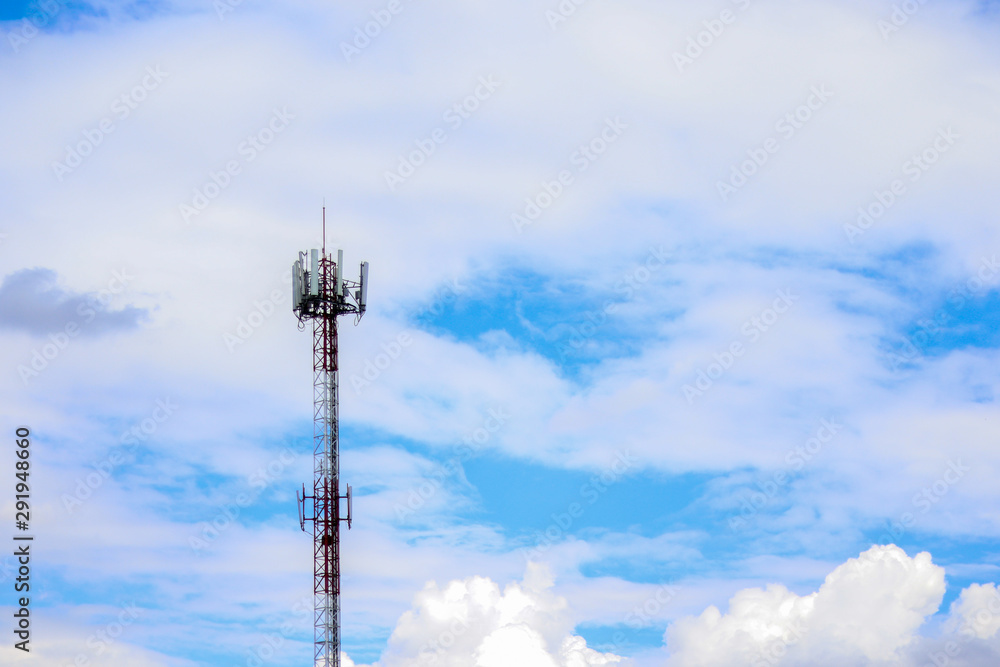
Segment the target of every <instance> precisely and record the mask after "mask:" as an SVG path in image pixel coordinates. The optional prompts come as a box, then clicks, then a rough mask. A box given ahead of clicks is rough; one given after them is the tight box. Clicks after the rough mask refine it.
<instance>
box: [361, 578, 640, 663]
mask: <svg viewBox="0 0 1000 667" xmlns="http://www.w3.org/2000/svg"><path fill="white" fill-rule="evenodd" d="M552 586H553V580H552V578H551V576H550V575H549V574H548V571H547V570H545V569H544V568H542V567H540V566H536V565H529V566H528V569H527V572H526V575H525V578H524V581H523V582H521V583H512V584H509V585H507V586H506V587H505V588H504V589H503V591H501V590H500V587H499V586H498V585H497V584H496V583H494V582H493V581H492V580H490V579H488V578H485V577H469V578H467V579H464V580H456V581H451V582H449V583H448V584H447V585H445V586H444V587H443V588H441V587H439V586H438V585H437V584H436V583H433V582H432V583H429V584H427V586H425V587H424V590H422V591H421V592H420V593H418V594H417V596H416V598H415V599H414V602H413V608H412V609H411V610H409V611H407V612H405V613H404V614H403V615H402V616H401V617H400V619H399V622H398V623H397V625H396V628H395V630H394V631H393V633H392V636H391V637H390V639H389V644H388V648H387V649H386V652H385V653H384V654H383V656H382V658H381V659H380V660H379V662H378V663H376V664H377V666H378V667H404V666H405V667H412V666H424V665H440V666H441V667H469V665H475V666H476V667H506V666H507V665H512V664H517V665H524V666H526V667H590V666H597V665H616V664H621V662H622V658H620V657H619V656H616V655H614V654H610V653H600V652H598V651H595V650H593V649H590V648H588V647H587V645H586V642H585V641H584V640H583V639H582V638H581V637H578V636H575V635H573V634H572V632H571V630H572V622H571V621H570V614H569V610H568V609H567V604H566V601H565V600H564V599H562V598H560V597H558V596H556V595H554V594H553V593H552V591H551V588H552Z"/></svg>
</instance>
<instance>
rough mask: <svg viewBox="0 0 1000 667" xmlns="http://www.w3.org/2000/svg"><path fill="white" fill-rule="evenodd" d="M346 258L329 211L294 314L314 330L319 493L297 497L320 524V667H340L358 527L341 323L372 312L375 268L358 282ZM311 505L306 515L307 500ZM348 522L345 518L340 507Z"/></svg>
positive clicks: (299, 269)
mask: <svg viewBox="0 0 1000 667" xmlns="http://www.w3.org/2000/svg"><path fill="white" fill-rule="evenodd" d="M343 266H344V251H343V250H338V251H337V261H336V262H334V261H333V257H331V256H330V255H327V254H326V208H325V207H324V208H323V248H322V249H321V250H316V249H313V250H310V251H309V253H308V254H307V253H304V252H300V253H299V259H298V260H296V262H295V263H294V264H293V265H292V312H294V313H295V315H296V316H297V317H298V318H299V328H300V329H302V328H304V327H305V323H306V320H312V323H313V458H314V461H313V488H312V495H308V494H307V493H306V487H305V484H303V485H302V493H301V495H299V494H298V493H296V497H297V500H298V510H299V526H300V527H301V528H302V530H303V531H305V529H306V527H305V524H306V522H307V521H311V522H312V525H313V602H314V606H315V614H314V624H315V635H314V637H315V639H314V642H315V643H314V649H315V660H314V663H313V664H314V667H340V522H341V521H346V522H347V527H348V529H350V527H351V486H350V484H348V485H347V489H346V493H345V494H344V495H340V441H339V430H338V417H339V414H338V397H337V381H338V378H337V318H338V317H340V316H341V315H348V314H354V315H355V321H354V323H355V324H357V323H358V320H360V319H361V316H362V315H364V313H365V306H366V301H367V296H368V295H367V291H368V262H362V263H361V276H360V278H359V279H358V281H357V282H354V281H351V280H345V279H344V273H343ZM307 500H311V501H312V512H311V513H307V507H306V501H307ZM342 500H344V501H346V505H347V507H346V516H341V508H340V506H341V501H342Z"/></svg>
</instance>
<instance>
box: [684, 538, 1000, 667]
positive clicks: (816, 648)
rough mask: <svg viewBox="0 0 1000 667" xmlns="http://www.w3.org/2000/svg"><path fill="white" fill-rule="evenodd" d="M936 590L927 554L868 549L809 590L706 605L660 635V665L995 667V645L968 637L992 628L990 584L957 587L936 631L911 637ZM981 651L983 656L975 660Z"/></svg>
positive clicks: (998, 611)
mask: <svg viewBox="0 0 1000 667" xmlns="http://www.w3.org/2000/svg"><path fill="white" fill-rule="evenodd" d="M944 593H945V571H944V568H942V567H939V566H937V565H934V564H933V563H932V562H931V556H930V554H928V553H926V552H922V553H919V554H917V555H916V556H914V557H912V558H911V557H909V556H907V555H906V553H905V552H904V551H903V550H902V549H900V548H899V547H897V546H895V545H888V546H873V547H872V548H871V549H869V550H868V551H866V552H864V553H862V554H861V555H860V556H859V557H858V558H852V559H850V560H848V561H847V562H846V563H844V564H843V565H841V566H839V567H837V568H836V569H835V570H834V571H833V572H831V573H830V575H829V576H827V578H826V581H825V582H824V583H823V585H822V586H820V588H819V590H817V591H816V592H814V593H810V594H808V595H802V596H800V595H797V594H795V593H794V592H792V591H789V590H788V589H787V588H785V587H784V586H782V585H770V586H767V587H766V588H765V589H760V588H750V589H745V590H742V591H740V592H738V593H736V594H735V595H734V596H733V597H732V598H731V599H730V601H729V609H728V611H727V612H726V613H725V614H723V613H722V612H720V611H719V609H717V608H716V607H715V606H711V607H709V608H708V609H706V610H705V611H704V612H703V613H702V614H701V615H699V616H697V617H694V616H689V617H685V618H681V619H679V620H677V621H676V622H675V623H673V624H672V625H671V626H670V628H669V629H668V631H667V633H666V640H667V647H668V648H669V649H670V651H671V657H670V660H669V664H670V665H672V666H673V665H675V666H677V667H716V666H719V667H722V666H724V665H735V664H750V665H754V666H755V667H764V666H773V667H821V666H827V665H838V666H847V665H858V666H861V665H923V664H925V663H926V662H927V661H928V658H929V656H931V655H932V654H936V653H937V652H938V651H947V652H946V653H944V655H946V656H948V658H949V660H951V662H949V663H947V664H952V665H957V664H961V665H976V666H978V667H987V665H992V664H996V663H995V660H996V658H997V657H998V655H1000V654H996V653H993V652H992V651H994V650H995V649H996V647H997V643H995V642H994V643H993V644H987V643H984V642H982V641H978V640H985V639H991V638H993V637H994V636H995V635H996V632H997V629H998V628H1000V596H998V595H997V591H996V588H995V586H994V585H993V584H989V585H985V586H980V585H972V586H970V587H969V588H967V589H965V590H964V591H962V594H961V596H960V598H959V600H958V601H956V602H955V603H954V604H953V605H952V607H951V610H950V616H949V618H948V622H947V623H946V624H945V625H946V629H947V630H948V632H946V634H945V635H943V636H936V635H935V634H934V633H933V632H928V633H927V634H921V629H922V628H924V629H926V628H927V625H925V624H926V622H927V621H928V619H929V617H931V616H932V615H933V614H934V613H935V612H936V611H937V609H938V607H939V605H940V604H941V600H942V598H943V596H944ZM987 654H988V655H990V656H992V658H985V657H982V656H986V655H987ZM974 656H977V657H974ZM959 657H961V659H959ZM980 658H981V659H980ZM969 660H971V662H970V661H969ZM942 667H943V665H942Z"/></svg>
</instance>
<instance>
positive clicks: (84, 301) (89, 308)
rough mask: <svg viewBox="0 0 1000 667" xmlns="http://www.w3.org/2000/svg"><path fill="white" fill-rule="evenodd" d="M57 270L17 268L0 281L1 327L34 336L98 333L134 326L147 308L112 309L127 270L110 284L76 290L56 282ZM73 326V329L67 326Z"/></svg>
mask: <svg viewBox="0 0 1000 667" xmlns="http://www.w3.org/2000/svg"><path fill="white" fill-rule="evenodd" d="M57 278H58V277H57V275H56V272H55V271H53V270H51V269H45V268H34V269H23V270H21V271H16V272H14V273H12V274H10V275H9V276H7V277H6V278H4V281H3V284H2V285H0V327H4V328H7V329H15V330H21V331H25V332H27V333H29V334H31V335H33V336H44V335H46V334H52V333H60V332H65V333H68V334H69V335H76V334H77V333H79V334H80V335H83V336H95V335H99V334H102V333H106V332H109V331H113V330H115V329H132V328H135V327H136V326H138V324H139V323H140V322H141V321H142V320H143V319H144V318H145V317H146V315H147V311H146V310H144V309H142V308H136V307H135V306H126V307H124V308H122V309H120V310H111V309H110V308H109V304H110V302H111V300H112V299H113V298H114V295H115V294H117V293H119V292H121V291H122V290H123V289H124V288H125V286H126V284H128V282H129V280H130V276H129V275H128V272H127V271H115V272H114V274H113V276H112V278H111V279H110V281H109V283H108V288H107V289H103V290H100V291H98V292H87V293H73V292H70V291H67V290H65V289H63V288H61V287H59V286H58V284H57ZM67 327H70V329H67Z"/></svg>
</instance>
